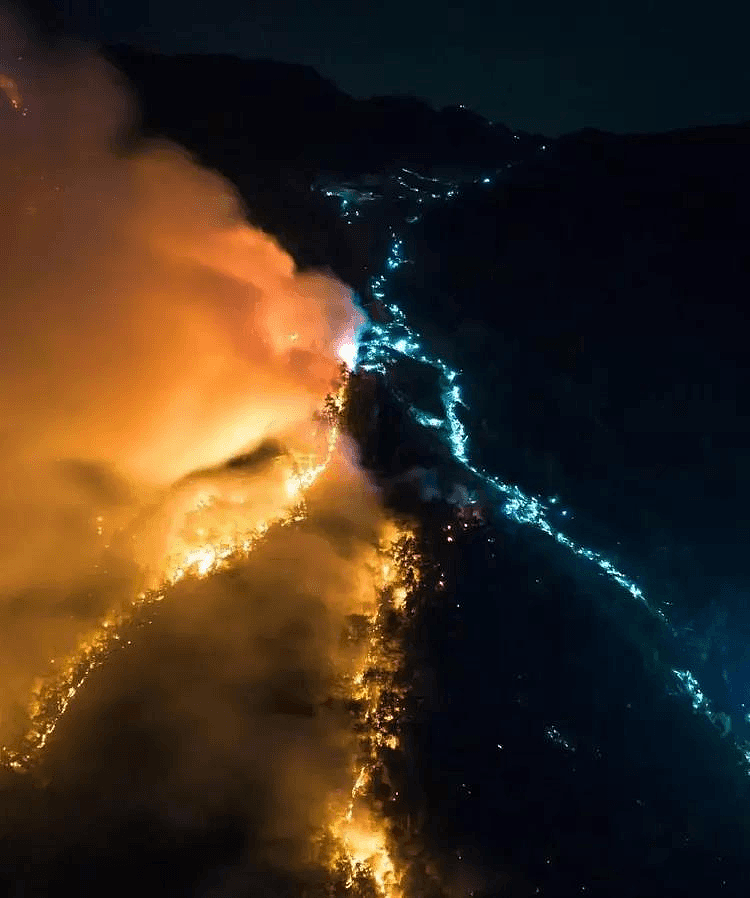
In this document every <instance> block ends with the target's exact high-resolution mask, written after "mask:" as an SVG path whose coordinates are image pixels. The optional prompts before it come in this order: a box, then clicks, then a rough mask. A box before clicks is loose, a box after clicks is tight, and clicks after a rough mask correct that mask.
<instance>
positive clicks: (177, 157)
mask: <svg viewBox="0 0 750 898" xmlns="http://www.w3.org/2000/svg"><path fill="white" fill-rule="evenodd" d="M2 33H3V35H5V33H6V29H3V31H2ZM21 45H22V42H21V41H20V39H19V38H18V37H17V33H16V32H14V40H13V41H12V46H9V47H8V48H6V47H2V48H0V50H2V51H3V52H2V55H1V56H0V58H2V59H12V60H14V65H15V66H16V68H14V70H13V71H12V75H13V77H12V78H11V74H4V75H3V81H2V89H3V93H2V94H1V95H0V100H4V99H5V97H7V98H8V99H9V100H10V104H12V106H13V107H15V106H20V105H21V98H20V94H22V95H23V106H24V109H25V110H26V111H27V114H26V115H25V116H17V115H14V114H13V110H12V109H11V105H10V104H9V105H8V106H7V108H6V110H3V109H2V106H1V105H0V114H2V113H7V114H3V122H2V124H3V128H2V131H1V132H0V245H2V247H3V252H2V253H0V284H1V285H2V303H3V309H2V312H3V315H2V323H1V324H0V331H1V333H0V339H1V340H2V345H3V348H4V349H3V353H2V356H1V357H0V420H1V421H2V425H0V476H2V482H3V485H4V490H3V495H2V497H1V498H0V595H2V597H3V599H2V601H0V634H2V635H0V684H2V685H0V741H3V740H5V738H6V737H10V735H11V734H12V731H13V723H12V721H13V720H14V719H15V718H17V717H18V711H17V709H18V708H19V707H20V708H23V707H25V704H26V701H27V699H26V696H28V695H29V693H30V691H31V690H32V685H33V680H34V678H35V677H38V676H44V675H45V674H46V673H47V671H48V670H49V669H50V664H51V663H52V659H55V661H56V662H59V659H60V658H67V657H73V656H75V654H76V651H77V647H78V646H79V645H80V640H81V639H82V638H84V637H85V636H86V634H87V633H89V632H90V631H91V629H92V627H93V628H97V627H99V626H100V624H101V622H102V621H105V620H107V619H108V616H111V615H112V614H115V611H114V610H113V609H115V608H120V607H123V606H127V605H128V604H129V603H131V602H132V599H133V597H134V596H136V595H138V594H139V593H140V592H141V591H142V588H143V587H144V585H145V586H146V587H147V588H148V589H151V588H154V587H155V586H156V585H157V581H159V580H164V581H167V582H169V580H170V579H171V577H172V574H170V570H171V568H170V565H172V568H173V571H174V572H176V571H177V570H179V569H181V570H183V572H185V573H196V572H197V573H203V572H208V571H209V570H210V569H212V567H213V566H214V565H215V563H216V562H217V559H218V558H219V556H220V554H221V553H222V552H225V551H228V549H227V545H229V544H231V545H234V543H232V540H235V539H237V538H239V537H238V536H237V534H238V533H239V532H240V531H242V532H243V533H245V534H246V535H247V534H248V533H250V532H254V531H255V530H257V528H258V527H260V526H261V525H262V524H263V522H266V521H269V520H278V519H280V518H283V517H284V516H285V515H287V513H288V511H289V509H290V508H292V507H293V506H295V505H296V504H297V503H298V502H299V500H300V498H301V495H300V493H301V491H302V490H303V489H304V488H305V487H306V486H308V485H309V482H310V470H312V469H315V468H316V466H319V465H320V463H321V461H322V460H323V459H324V458H325V456H326V453H327V452H328V451H329V449H330V446H329V442H328V441H329V428H328V425H327V424H326V423H325V422H324V421H321V420H317V421H316V420H315V416H316V414H317V413H318V411H319V410H320V409H321V407H322V405H323V400H324V397H325V395H326V394H327V393H328V392H329V391H330V390H331V387H332V384H333V382H334V381H335V380H336V378H337V376H338V371H339V367H340V359H339V356H338V348H339V347H340V346H341V345H344V344H347V343H352V342H354V341H356V334H357V332H358V330H359V328H360V326H361V323H362V315H361V313H360V312H359V311H358V310H357V309H356V307H355V305H354V303H353V301H352V297H351V293H350V291H349V290H348V288H346V287H345V286H344V285H342V284H340V283H339V282H337V281H336V280H334V279H333V278H331V277H329V276H327V275H325V274H322V273H319V272H300V271H297V270H296V268H295V265H294V262H293V260H292V259H291V258H290V257H289V256H288V255H287V254H286V253H285V252H284V250H282V249H281V247H280V246H279V245H278V244H277V243H276V242H275V241H274V240H273V238H271V237H269V236H268V235H266V234H263V233H262V232H260V231H258V230H257V229H254V228H252V227H250V226H249V225H248V224H247V222H246V220H245V218H244V213H243V209H242V205H241V202H240V201H239V199H238V197H237V195H236V193H235V192H234V191H233V189H232V188H231V186H230V185H228V184H227V183H226V182H225V181H224V180H223V179H222V178H221V177H219V176H218V175H217V174H215V173H213V172H209V171H206V170H204V169H201V168H200V167H198V166H197V165H196V164H195V162H194V161H193V160H192V159H191V158H190V157H189V156H188V154H187V153H185V152H184V151H183V150H181V149H180V148H178V147H176V146H173V145H171V144H168V143H166V142H146V143H143V144H141V145H140V146H138V148H137V149H135V150H130V151H128V152H126V151H125V150H123V149H122V146H121V142H120V135H121V134H122V133H123V132H124V131H125V130H127V129H129V128H130V127H131V125H132V123H133V121H134V120H135V117H136V114H135V111H134V109H133V107H132V104H131V100H130V97H129V94H128V92H127V90H126V89H125V88H124V87H123V86H122V78H121V76H119V74H118V73H116V72H115V71H114V70H112V69H110V67H109V66H108V65H107V64H106V63H104V62H103V61H102V60H101V59H98V58H97V57H95V56H92V55H90V54H86V53H82V52H75V53H74V52H72V51H67V52H66V53H63V52H55V53H53V52H49V51H44V52H42V51H40V50H37V49H34V48H33V47H29V46H23V54H22V59H21V56H20V54H19V53H18V50H19V47H20V46H21ZM19 92H20V94H19ZM270 438H275V439H277V440H278V441H279V443H280V445H281V450H280V455H279V458H278V460H277V461H276V462H275V463H273V464H271V465H270V468H268V469H267V470H264V478H259V477H258V476H257V471H255V470H249V471H248V472H247V476H244V475H243V471H242V469H241V466H235V467H232V466H229V467H226V468H225V467H223V465H224V463H225V462H227V461H228V460H230V459H232V458H237V457H240V458H241V457H242V456H243V455H245V454H247V453H248V452H251V451H252V450H253V449H254V448H255V447H257V446H258V445H259V444H262V443H263V442H264V441H266V442H267V441H268V440H269V439H270ZM306 472H307V473H306ZM265 475H267V476H265ZM261 480H263V483H262V484H261V482H260V481H261ZM209 509H210V510H209ZM238 517H239V518H241V520H238ZM201 527H204V528H209V529H210V530H211V533H212V539H215V540H216V542H215V543H212V546H213V548H211V549H206V548H205V547H203V548H201V544H200V542H199V535H197V534H196V532H195V531H197V530H198V529H200V528H201ZM191 528H192V531H191ZM231 528H233V531H232V533H231V534H230V533H229V530H230V529H231ZM211 552H213V553H214V554H213V555H210V553H211ZM146 568H148V570H149V571H151V574H149V573H148V571H146ZM149 577H150V578H151V579H149Z"/></svg>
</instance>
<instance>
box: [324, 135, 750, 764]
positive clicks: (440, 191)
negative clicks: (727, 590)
mask: <svg viewBox="0 0 750 898" xmlns="http://www.w3.org/2000/svg"><path fill="white" fill-rule="evenodd" d="M541 149H546V147H542V148H541ZM404 175H406V176H408V177H407V178H404ZM394 179H395V183H396V186H397V188H399V187H400V188H401V189H402V190H403V191H404V192H403V193H402V194H401V196H400V198H401V199H404V198H406V197H407V196H408V197H409V198H411V199H415V198H416V199H417V202H418V203H420V204H422V203H424V202H425V200H427V201H430V200H440V199H442V200H443V201H445V200H449V199H452V198H453V197H455V196H457V195H458V193H459V188H458V186H457V185H456V184H454V183H449V182H445V181H441V180H440V179H437V178H429V177H426V176H423V175H419V174H417V173H416V172H412V171H410V170H408V169H402V170H401V172H399V173H398V174H397V175H395V176H394ZM494 180H495V176H494V175H485V176H482V177H480V178H478V179H475V180H474V184H477V185H489V184H492V183H494ZM420 182H421V183H420ZM415 183H416V186H415ZM420 188H421V189H420ZM326 192H327V193H328V194H329V195H333V194H337V195H339V196H342V197H343V196H344V194H345V197H346V200H347V204H348V203H349V202H352V201H355V200H353V192H352V190H351V188H342V189H341V192H339V191H336V190H331V191H326ZM415 194H416V196H415ZM364 199H365V201H367V202H370V201H371V200H372V199H373V194H372V193H368V194H367V195H366V197H365V198H364ZM346 208H347V205H344V206H342V213H343V214H344V215H345V216H347V217H348V215H349V214H351V213H350V212H347V211H346ZM420 218H421V215H420V214H415V215H410V216H408V217H406V218H405V220H406V221H407V223H409V224H412V223H415V222H417V221H419V220H420ZM404 246H405V241H404V239H403V238H402V237H400V236H399V235H398V234H397V233H396V231H395V230H393V229H392V228H391V245H390V250H389V252H388V255H387V256H386V258H385V262H384V270H383V271H382V272H381V273H379V274H376V275H374V276H373V277H372V278H371V279H370V283H369V290H370V293H371V295H372V296H373V297H374V298H375V299H376V300H378V301H379V302H381V303H383V304H384V306H385V308H386V309H387V311H388V313H389V317H390V320H389V321H387V322H385V323H383V322H380V323H371V324H370V325H369V327H368V328H367V329H366V331H365V332H364V333H363V334H362V339H361V343H360V346H359V351H358V357H357V363H356V369H357V370H361V371H370V372H378V373H381V374H383V375H386V374H387V373H388V369H389V366H390V365H392V364H393V362H394V361H395V360H396V359H397V357H398V356H403V357H405V358H409V359H412V360H414V361H417V362H420V363H422V364H424V365H427V366H429V367H431V368H433V369H434V370H436V371H437V372H438V373H439V382H440V400H441V403H442V407H443V415H442V416H436V415H434V414H428V413H427V412H425V411H422V410H420V409H418V408H414V407H412V408H410V409H409V412H410V414H411V415H412V417H413V418H414V419H415V420H416V421H417V423H419V424H420V425H422V426H424V427H427V428H430V429H431V430H434V431H435V432H436V433H438V434H439V435H440V436H441V437H442V439H443V441H444V443H445V445H446V446H447V447H448V448H449V449H450V452H451V455H452V457H453V459H454V460H455V461H456V462H457V463H458V465H460V467H461V468H462V469H463V470H464V471H466V472H467V473H469V474H470V475H472V477H473V478H475V479H476V481H477V483H478V484H481V485H482V486H484V487H485V488H487V489H489V491H491V492H492V493H494V494H495V495H496V496H497V497H498V503H497V506H496V507H497V508H499V510H500V512H501V513H502V514H503V515H504V516H505V517H507V518H508V519H510V520H512V521H515V522H516V523H518V524H522V525H528V526H531V527H533V528H535V529H536V530H537V531H539V532H541V533H543V534H545V535H546V536H549V537H550V538H551V539H553V540H554V541H555V542H556V543H558V544H559V545H561V546H563V547H565V548H566V549H568V550H569V551H570V552H571V553H572V554H573V555H574V556H576V557H578V558H582V559H585V560H586V561H588V562H590V563H591V564H593V565H594V566H595V567H596V568H598V569H599V571H600V572H601V573H602V574H603V575H604V576H605V577H606V578H608V579H609V580H610V581H612V582H613V583H615V584H616V585H617V586H618V587H620V588H621V589H623V590H625V592H626V593H628V594H629V595H630V596H631V597H632V598H633V599H636V600H637V601H638V602H639V603H641V605H642V606H643V607H645V608H646V609H647V610H648V612H649V613H650V614H651V615H652V616H653V617H654V618H656V619H657V620H658V621H660V622H661V623H662V624H663V625H664V626H665V627H666V628H667V630H668V632H669V633H670V634H671V635H672V636H675V637H676V636H678V633H677V631H676V630H675V629H674V628H673V627H672V625H671V623H670V622H669V619H668V618H667V616H666V614H665V613H664V611H663V610H662V609H661V608H659V607H658V606H657V605H655V604H653V603H652V602H649V601H648V599H647V597H646V595H645V594H644V592H643V590H642V589H641V588H640V587H639V586H638V584H637V583H636V582H635V580H633V579H632V578H630V577H629V576H628V575H627V574H625V573H624V572H623V571H621V570H620V569H619V568H618V567H617V566H616V565H615V564H614V563H613V562H612V561H610V560H609V559H608V558H606V557H605V556H604V555H603V554H602V553H600V552H598V551H596V550H595V549H590V548H587V547H586V546H583V545H581V544H580V543H578V542H576V541H575V540H574V539H572V538H571V537H569V536H568V535H566V534H565V533H564V532H563V531H562V530H560V529H558V528H557V527H556V526H555V524H554V523H553V521H552V519H551V517H550V514H551V513H552V510H551V508H550V506H556V505H557V504H558V501H559V500H558V499H557V498H556V497H553V498H550V499H548V500H547V501H546V502H545V501H544V500H542V499H540V498H539V497H535V496H529V495H527V494H526V493H525V492H524V491H523V490H522V489H521V488H520V487H518V486H516V485H515V484H510V483H506V482H505V481H503V480H502V479H500V478H499V477H496V476H495V475H493V474H491V473H489V472H488V471H486V470H482V469H480V468H478V467H477V466H476V465H474V464H473V463H472V461H471V460H470V456H469V435H468V433H467V432H466V428H465V426H464V424H463V423H462V421H461V419H460V417H459V411H458V410H459V408H460V407H462V406H463V407H467V406H466V403H465V401H464V399H463V396H462V393H461V387H460V385H459V384H458V383H457V381H458V380H459V378H460V373H461V372H460V371H459V370H457V369H454V368H452V367H450V366H449V365H448V364H446V363H445V362H444V361H443V360H442V359H441V358H439V357H438V356H436V355H433V354H431V353H430V352H429V351H428V350H427V349H426V348H425V346H424V340H423V338H422V337H421V335H420V334H419V333H418V332H417V331H416V330H415V329H414V328H412V327H411V326H410V325H409V324H408V323H407V321H406V316H405V314H404V312H403V311H402V310H401V309H400V308H399V306H398V305H396V304H395V303H394V302H388V303H386V297H387V296H388V295H389V289H388V278H389V276H390V275H391V274H393V273H394V272H395V271H397V270H398V269H399V268H401V267H402V266H404V265H408V264H413V263H412V260H410V259H408V258H407V257H406V256H405V254H404ZM555 512H556V513H557V514H559V515H560V516H562V517H566V516H567V514H568V512H567V510H566V509H562V510H557V509H555ZM671 674H672V675H673V677H674V679H675V681H676V683H677V685H678V689H679V691H680V692H681V693H682V694H684V695H685V696H687V697H689V699H690V701H691V704H692V708H693V710H694V711H695V712H697V713H701V714H703V715H704V716H705V717H707V718H708V719H709V720H710V721H711V723H712V724H713V725H714V726H716V727H717V729H719V730H720V731H723V733H722V734H723V735H726V734H727V733H728V732H729V731H730V729H731V721H730V720H729V718H728V715H727V714H725V713H723V712H716V711H714V709H713V708H712V705H711V702H710V700H709V698H708V697H707V696H706V694H705V692H704V690H703V689H702V688H701V686H700V683H699V682H698V680H697V678H696V677H695V675H694V674H693V673H692V672H691V671H690V670H683V669H678V668H674V669H671ZM735 744H736V745H737V747H738V749H739V750H740V752H741V753H742V756H743V758H744V760H745V762H746V764H747V765H749V766H750V742H747V741H745V740H742V739H741V738H739V737H736V738H735Z"/></svg>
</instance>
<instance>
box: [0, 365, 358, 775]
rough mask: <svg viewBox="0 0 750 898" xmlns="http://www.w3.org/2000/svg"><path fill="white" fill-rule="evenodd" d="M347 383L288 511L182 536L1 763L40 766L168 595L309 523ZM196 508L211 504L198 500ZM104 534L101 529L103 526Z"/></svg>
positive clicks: (296, 481) (85, 648)
mask: <svg viewBox="0 0 750 898" xmlns="http://www.w3.org/2000/svg"><path fill="white" fill-rule="evenodd" d="M346 384H347V375H346V372H345V371H343V370H342V376H341V382H340V384H339V387H338V389H337V391H336V392H335V393H334V394H332V395H330V396H329V397H328V399H327V400H326V406H325V410H324V413H323V418H324V420H325V423H326V428H327V431H328V433H327V451H326V453H325V455H324V457H323V458H322V459H320V458H316V457H315V456H314V455H307V456H304V457H300V456H296V457H295V456H292V457H291V458H290V461H289V466H288V472H287V474H286V476H285V484H286V491H287V496H288V498H289V503H288V504H286V505H283V506H282V507H280V508H279V509H278V510H277V511H276V513H275V514H272V515H270V516H269V518H268V519H267V520H264V521H261V522H260V523H258V524H256V525H255V526H254V527H252V528H250V529H244V530H243V529H242V527H241V526H238V525H237V522H236V521H233V522H232V523H233V526H232V529H231V531H227V532H224V533H213V534H212V539H211V541H208V542H202V541H200V537H201V535H202V534H201V532H200V531H199V530H198V531H190V530H189V529H187V528H182V529H179V528H177V530H178V533H179V536H178V537H177V539H176V543H177V544H176V545H171V546H169V547H168V550H167V552H166V554H165V555H164V557H163V558H162V559H161V561H160V564H159V568H158V572H157V573H155V572H153V571H152V572H151V573H150V574H149V575H148V579H147V584H148V588H146V589H144V590H143V591H141V592H139V593H138V594H137V595H136V596H135V597H134V598H133V599H132V600H131V601H130V602H129V603H128V604H127V605H126V606H125V607H121V608H118V609H113V610H111V611H110V612H109V613H108V614H107V616H106V617H104V618H103V619H102V620H101V621H100V622H99V625H98V626H97V628H96V629H95V630H94V631H93V632H91V633H89V634H88V635H87V636H86V637H84V638H82V639H81V640H80V641H79V643H78V645H77V648H76V649H75V651H74V652H72V653H71V654H70V655H69V656H67V657H65V658H64V659H62V660H57V659H53V660H52V661H51V665H52V670H51V672H50V673H48V674H47V675H46V676H42V677H39V678H38V679H37V680H36V682H35V683H34V686H33V690H32V695H31V697H30V700H29V703H28V706H27V709H26V717H27V720H28V726H27V728H26V730H25V731H24V732H23V734H22V735H21V737H20V739H19V740H18V744H17V745H16V746H8V745H5V746H2V748H0V763H2V764H4V765H5V766H7V767H10V768H11V769H13V770H16V771H23V770H28V769H29V768H31V767H32V766H33V765H34V763H35V762H36V761H38V759H39V757H40V755H41V753H42V751H43V750H44V748H45V746H46V744H47V742H48V740H49V738H50V737H51V736H52V734H53V733H54V731H55V729H56V728H57V726H58V724H59V722H60V719H61V718H62V716H63V715H64V714H65V712H66V711H67V709H68V707H69V706H70V704H71V702H72V701H73V699H74V698H75V696H76V694H77V692H78V691H79V690H80V688H81V687H82V686H83V684H84V683H85V682H86V680H87V679H88V677H89V675H90V674H91V673H92V671H94V670H95V669H96V668H98V667H99V666H100V665H101V664H103V663H104V662H105V661H106V660H107V658H108V657H110V655H111V654H112V652H113V651H114V650H115V649H116V648H117V646H118V645H120V644H121V642H122V641H123V640H125V641H126V642H129V640H127V639H126V636H125V634H126V632H127V629H128V627H129V626H130V625H131V624H132V623H133V622H134V621H135V620H136V619H137V618H139V617H142V616H143V615H144V614H148V611H149V609H150V608H151V607H153V606H155V605H157V604H158V603H160V602H161V601H163V599H164V592H165V590H166V589H167V588H169V587H170V586H174V585H175V584H176V583H178V582H179V581H181V580H183V579H184V578H186V577H194V578H197V579H203V578H206V577H209V576H211V575H212V574H214V573H216V572H217V571H219V570H221V569H223V568H225V567H227V566H228V565H230V564H232V563H236V562H238V561H239V560H241V558H243V557H246V556H247V555H248V554H249V553H250V552H251V551H252V550H253V549H254V547H255V546H256V545H257V544H258V542H259V541H260V540H262V539H263V537H264V536H265V535H266V533H267V532H268V530H269V529H270V528H271V527H272V526H282V527H284V526H288V525H290V524H293V523H295V522H297V521H300V520H302V519H303V518H304V517H305V504H304V496H305V492H306V491H307V490H308V489H309V488H310V487H311V486H312V485H313V483H315V481H316V480H317V479H318V478H319V477H320V475H321V474H322V473H323V472H324V471H325V470H326V468H327V467H328V465H329V463H330V460H331V458H332V456H333V453H334V451H335V449H336V445H337V442H338V438H339V432H340V426H339V421H338V417H339V415H340V412H341V409H342V407H343V402H344V393H345V390H346ZM197 504H198V505H202V506H206V505H208V504H210V500H208V499H205V498H203V497H200V498H199V499H198V500H197ZM98 526H99V529H100V530H101V523H100V522H98Z"/></svg>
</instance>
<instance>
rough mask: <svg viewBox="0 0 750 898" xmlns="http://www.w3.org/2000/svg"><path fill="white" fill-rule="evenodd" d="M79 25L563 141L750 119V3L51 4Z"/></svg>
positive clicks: (178, 0)
mask: <svg viewBox="0 0 750 898" xmlns="http://www.w3.org/2000/svg"><path fill="white" fill-rule="evenodd" d="M47 2H49V3H52V4H54V5H55V6H57V8H58V10H59V11H60V12H61V15H62V18H63V20H64V21H65V23H66V25H67V27H68V29H69V30H73V31H76V32H78V33H83V34H86V35H87V36H93V37H96V38H97V39H103V40H105V41H124V42H128V43H136V44H139V45H146V46H148V47H150V48H151V49H154V50H160V51H164V52H176V51H189V52H196V51H197V52H221V53H233V54H237V55H240V56H246V57H255V56H261V57H270V58H273V59H279V60H284V61H290V62H300V63H306V64H309V65H312V66H314V67H315V68H316V69H317V70H318V71H319V72H320V73H321V74H322V75H324V76H325V77H327V78H330V79H331V80H333V81H335V82H336V83H337V84H338V85H339V86H340V87H341V88H343V89H344V90H346V91H348V92H349V93H351V94H354V95H355V96H363V97H365V96H370V95H372V94H383V93H408V94H416V95H419V96H423V97H425V98H426V99H428V100H429V101H431V102H432V103H433V104H435V105H437V106H440V105H446V104H452V103H464V104H465V105H467V106H470V107H471V108H474V109H476V110H477V111H479V112H481V113H482V114H484V115H486V116H487V117H489V118H491V119H494V120H497V121H502V122H505V123H506V124H509V125H510V126H512V127H515V128H519V129H523V130H527V131H539V132H542V133H546V134H549V135H554V134H558V133H561V132H565V131H570V130H574V129H576V128H580V127H584V126H592V127H598V128H603V129H606V130H613V131H643V130H665V129H668V128H674V127H681V126H689V125H698V124H718V123H722V122H737V121H742V120H746V119H750V63H749V62H748V58H750V54H748V51H747V34H748V32H749V31H750V4H747V3H744V2H740V0H714V2H712V3H710V4H706V3H698V2H696V0H630V2H623V0H578V2H576V3H574V4H569V3H561V2H559V0H536V2H534V0H512V2H509V0H495V2H491V0H463V2H461V3H458V2H455V0H454V2H451V0H433V2H427V0H417V2H411V3H409V2H404V0H378V2H370V3H357V2H352V0H318V2H311V0H245V2H240V0H212V2H206V0H201V2H199V0H111V2H110V3H107V4H99V3H97V2H96V0H47Z"/></svg>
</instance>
